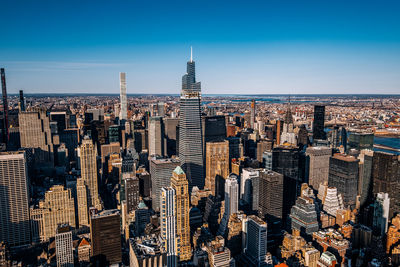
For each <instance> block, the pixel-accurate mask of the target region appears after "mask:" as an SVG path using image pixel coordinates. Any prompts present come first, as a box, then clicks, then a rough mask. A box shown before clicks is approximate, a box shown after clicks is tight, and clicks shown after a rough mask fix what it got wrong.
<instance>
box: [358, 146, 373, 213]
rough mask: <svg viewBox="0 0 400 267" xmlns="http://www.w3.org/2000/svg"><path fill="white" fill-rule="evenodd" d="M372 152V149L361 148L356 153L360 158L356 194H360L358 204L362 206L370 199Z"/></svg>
mask: <svg viewBox="0 0 400 267" xmlns="http://www.w3.org/2000/svg"><path fill="white" fill-rule="evenodd" d="M373 157H374V152H373V151H372V150H367V149H363V150H361V151H360V155H358V159H359V160H360V164H359V174H360V179H359V183H358V195H360V206H361V207H364V206H365V205H366V204H367V203H368V201H369V200H371V199H372V185H373V183H372V160H373Z"/></svg>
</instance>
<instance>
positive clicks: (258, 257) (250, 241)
mask: <svg viewBox="0 0 400 267" xmlns="http://www.w3.org/2000/svg"><path fill="white" fill-rule="evenodd" d="M245 225H246V248H245V255H246V257H247V258H248V259H249V260H250V261H251V263H252V264H253V266H264V265H263V263H264V262H265V259H266V255H267V223H266V222H264V221H263V220H261V219H260V218H259V217H257V216H255V215H250V216H249V217H247V221H246V223H245Z"/></svg>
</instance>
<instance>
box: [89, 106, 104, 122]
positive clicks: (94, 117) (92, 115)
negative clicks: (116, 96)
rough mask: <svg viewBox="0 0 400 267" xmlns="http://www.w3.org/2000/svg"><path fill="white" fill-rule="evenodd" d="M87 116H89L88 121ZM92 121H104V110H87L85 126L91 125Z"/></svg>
mask: <svg viewBox="0 0 400 267" xmlns="http://www.w3.org/2000/svg"><path fill="white" fill-rule="evenodd" d="M86 116H88V120H87V119H86ZM91 121H104V110H103V109H98V108H89V109H87V110H86V112H85V124H89V123H90V122H91Z"/></svg>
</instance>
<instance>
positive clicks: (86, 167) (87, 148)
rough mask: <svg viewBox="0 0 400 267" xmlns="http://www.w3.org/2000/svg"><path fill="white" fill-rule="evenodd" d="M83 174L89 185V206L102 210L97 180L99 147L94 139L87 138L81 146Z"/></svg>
mask: <svg viewBox="0 0 400 267" xmlns="http://www.w3.org/2000/svg"><path fill="white" fill-rule="evenodd" d="M79 153H80V155H79V156H80V163H81V176H82V179H83V181H85V185H86V186H87V195H88V206H89V207H95V208H97V209H98V210H101V204H100V197H99V189H98V188H99V187H98V181H97V161H96V160H97V159H96V158H97V149H96V145H94V144H93V143H92V140H90V139H87V138H85V139H84V140H82V144H81V146H80V147H79Z"/></svg>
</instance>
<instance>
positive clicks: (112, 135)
mask: <svg viewBox="0 0 400 267" xmlns="http://www.w3.org/2000/svg"><path fill="white" fill-rule="evenodd" d="M108 142H109V143H110V144H111V143H114V142H117V143H119V144H121V129H120V127H119V125H111V126H110V127H108Z"/></svg>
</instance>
